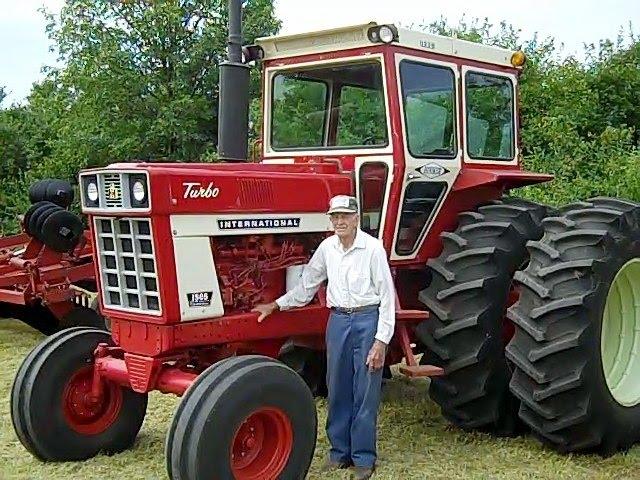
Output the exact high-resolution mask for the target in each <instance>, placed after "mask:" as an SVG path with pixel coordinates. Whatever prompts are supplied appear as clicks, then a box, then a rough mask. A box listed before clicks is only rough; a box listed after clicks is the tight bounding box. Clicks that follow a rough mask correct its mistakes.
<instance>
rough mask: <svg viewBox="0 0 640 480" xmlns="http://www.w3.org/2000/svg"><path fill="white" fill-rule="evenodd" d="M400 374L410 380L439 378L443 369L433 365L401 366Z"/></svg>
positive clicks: (442, 373)
mask: <svg viewBox="0 0 640 480" xmlns="http://www.w3.org/2000/svg"><path fill="white" fill-rule="evenodd" d="M399 370H400V373H402V374H403V375H406V376H407V377H411V378H419V377H440V376H442V375H444V369H442V368H440V367H436V366H435V365H401V366H400V369H399Z"/></svg>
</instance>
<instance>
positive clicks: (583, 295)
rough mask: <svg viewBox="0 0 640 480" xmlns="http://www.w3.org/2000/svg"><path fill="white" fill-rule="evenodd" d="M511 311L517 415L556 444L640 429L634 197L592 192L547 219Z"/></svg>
mask: <svg viewBox="0 0 640 480" xmlns="http://www.w3.org/2000/svg"><path fill="white" fill-rule="evenodd" d="M543 225H544V228H545V234H544V237H543V238H542V239H541V240H540V241H538V242H532V243H531V244H530V245H529V251H530V255H531V262H530V263H529V266H528V267H527V268H526V269H525V270H524V271H522V272H518V273H517V275H516V281H517V282H518V283H519V284H520V286H521V288H522V294H521V296H520V299H519V301H518V302H517V303H516V304H515V305H514V306H513V307H512V308H511V309H510V310H509V313H508V315H509V318H510V319H511V320H512V321H513V322H514V323H515V325H516V332H515V335H514V337H513V339H512V340H511V342H510V344H509V345H508V347H507V356H508V358H510V359H511V360H512V361H513V362H514V364H515V365H516V369H515V373H514V375H513V378H512V380H511V385H510V386H511V391H512V392H513V393H514V394H515V395H516V396H517V397H518V398H519V399H520V400H521V408H520V417H521V418H522V420H524V421H525V422H526V423H527V424H528V425H529V426H530V427H531V429H532V430H533V432H534V433H535V434H536V435H537V436H538V437H539V438H540V439H541V440H542V441H543V442H544V443H545V444H547V445H550V446H551V447H552V448H554V449H556V450H558V451H561V452H577V451H596V452H598V453H601V454H604V455H608V454H612V453H614V452H615V451H617V450H620V449H627V448H628V447H629V446H630V445H631V444H632V443H633V442H635V441H637V440H638V438H639V435H640V382H639V381H638V379H639V378H640V357H638V356H637V353H638V352H639V351H640V336H639V335H638V332H639V331H640V311H638V305H640V204H638V203H634V202H629V201H623V200H617V199H611V198H594V199H591V200H589V201H588V202H586V203H585V202H582V203H578V204H574V205H573V206H571V207H570V208H564V209H562V210H561V216H558V217H550V218H547V219H546V220H545V221H544V222H543Z"/></svg>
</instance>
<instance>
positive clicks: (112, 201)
mask: <svg viewBox="0 0 640 480" xmlns="http://www.w3.org/2000/svg"><path fill="white" fill-rule="evenodd" d="M103 191H104V201H105V203H104V204H105V206H106V207H107V208H122V206H123V205H124V203H123V199H122V177H121V176H120V174H119V173H106V174H105V175H104V188H103Z"/></svg>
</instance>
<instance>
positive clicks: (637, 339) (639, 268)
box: [600, 259, 640, 407]
mask: <svg viewBox="0 0 640 480" xmlns="http://www.w3.org/2000/svg"><path fill="white" fill-rule="evenodd" d="M600 353H601V359H602V369H603V372H604V376H605V379H606V382H607V387H608V388H609V391H610V392H611V395H612V396H613V398H614V399H615V400H616V402H618V403H619V404H620V405H622V406H625V407H632V406H635V405H637V404H638V403H640V375H639V372H640V259H633V260H630V261H629V262H627V263H625V264H624V265H623V266H622V268H620V270H619V271H618V273H617V274H616V276H615V278H614V280H613V282H612V284H611V286H610V287H609V294H608V295H607V301H606V304H605V307H604V312H603V316H602V332H601V336H600Z"/></svg>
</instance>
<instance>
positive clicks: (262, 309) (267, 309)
mask: <svg viewBox="0 0 640 480" xmlns="http://www.w3.org/2000/svg"><path fill="white" fill-rule="evenodd" d="M276 310H278V304H277V303H276V302H271V303H260V304H258V305H256V306H255V307H253V309H252V310H251V311H252V312H257V313H259V314H260V316H259V317H258V323H260V322H262V320H264V319H265V318H266V317H268V316H269V315H271V314H272V313H273V312H275V311H276Z"/></svg>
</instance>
